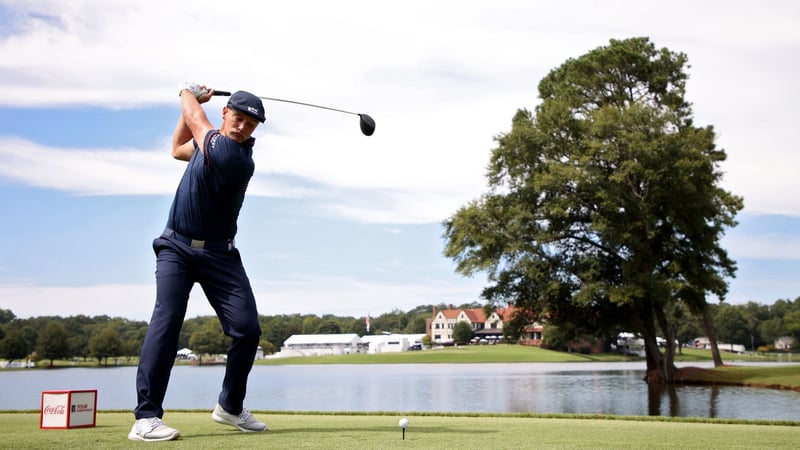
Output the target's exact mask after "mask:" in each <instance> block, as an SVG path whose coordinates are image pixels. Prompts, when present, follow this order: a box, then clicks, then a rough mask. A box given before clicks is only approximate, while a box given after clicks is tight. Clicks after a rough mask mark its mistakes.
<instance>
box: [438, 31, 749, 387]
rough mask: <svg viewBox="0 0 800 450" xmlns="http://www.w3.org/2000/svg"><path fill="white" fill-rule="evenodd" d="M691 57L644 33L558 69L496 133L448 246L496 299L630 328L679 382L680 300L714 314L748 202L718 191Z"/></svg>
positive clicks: (719, 156) (551, 315)
mask: <svg viewBox="0 0 800 450" xmlns="http://www.w3.org/2000/svg"><path fill="white" fill-rule="evenodd" d="M687 61H688V59H687V57H686V55H684V54H682V53H674V52H671V51H669V50H667V49H660V50H658V49H656V48H655V46H654V45H653V44H652V43H650V42H649V40H648V39H647V38H634V39H627V40H624V41H617V40H612V41H610V45H608V46H606V47H600V48H598V49H595V50H593V51H591V52H589V53H587V54H586V55H584V56H581V57H580V58H577V59H570V60H568V61H567V62H565V63H564V64H563V65H562V66H560V67H558V68H556V69H554V70H552V71H551V72H550V73H549V74H548V75H547V76H546V77H545V78H544V79H543V80H542V81H541V82H540V84H539V97H540V98H541V99H542V102H541V103H540V104H539V105H538V106H537V107H536V110H535V114H533V113H531V112H529V111H526V110H520V111H517V113H516V114H515V115H514V117H513V119H512V124H511V131H510V132H509V133H507V134H503V135H500V136H498V137H496V138H495V140H496V142H497V147H496V148H495V149H494V150H493V151H492V155H491V159H490V162H489V168H488V174H487V180H488V183H489V192H487V193H485V194H484V195H482V196H481V197H480V198H479V199H477V200H473V201H472V202H470V203H468V204H467V205H466V206H464V207H462V208H460V209H459V210H458V211H457V212H456V213H455V214H454V215H453V216H452V217H450V218H449V219H448V220H446V221H445V223H444V226H445V232H444V237H445V238H446V245H445V255H446V256H448V257H450V258H452V259H453V260H454V261H455V262H456V270H457V271H458V272H460V273H462V274H464V275H468V276H471V275H474V274H476V273H478V272H486V273H487V274H488V281H489V283H490V284H489V286H487V287H486V288H484V290H483V292H482V296H483V297H484V298H485V299H486V300H488V301H489V302H490V303H491V304H493V305H496V306H502V305H504V304H508V303H510V304H514V305H515V306H517V307H520V308H523V309H528V310H530V311H531V312H532V313H533V314H534V315H535V316H537V317H542V318H546V319H547V323H548V324H554V325H565V324H569V325H570V326H571V327H573V328H575V332H576V333H577V334H583V333H584V332H589V333H590V334H600V335H605V334H610V333H612V332H613V331H614V330H615V329H619V328H621V327H622V328H625V329H628V330H630V331H633V332H635V333H637V334H639V335H641V336H642V337H643V339H644V342H645V352H646V360H647V370H648V380H649V381H653V382H671V381H672V380H673V378H674V371H675V367H674V364H673V361H674V354H675V344H674V340H675V339H674V336H673V334H674V328H675V327H674V326H673V324H672V321H673V320H674V319H673V318H672V317H671V316H670V314H669V312H670V311H672V310H673V309H674V308H673V306H674V305H675V304H676V303H677V302H679V301H680V302H682V303H683V304H685V305H686V307H687V308H688V310H689V311H690V313H691V314H693V315H698V316H700V315H702V314H704V313H706V311H707V306H708V305H707V303H706V297H707V296H708V295H714V296H716V297H718V298H720V299H724V297H725V294H726V293H727V283H726V281H725V279H726V278H727V277H730V276H733V274H734V273H735V269H736V267H735V263H734V261H732V260H731V259H730V258H729V257H728V255H727V252H726V251H725V250H724V249H722V248H721V247H720V245H719V240H720V239H721V237H722V235H723V232H724V230H725V229H726V228H729V227H733V226H735V225H736V222H735V220H734V217H735V214H736V213H737V212H738V211H739V210H740V209H741V208H742V200H741V198H739V197H736V196H734V195H732V194H730V193H728V192H727V191H725V190H723V189H722V188H721V187H719V183H720V180H721V177H722V172H721V170H720V169H719V164H720V163H721V162H722V161H724V160H725V158H726V155H725V152H724V151H723V150H719V149H717V148H716V146H715V143H714V140H715V134H714V131H713V128H712V127H710V126H708V127H705V128H698V127H695V126H694V125H693V119H692V111H691V107H690V105H689V103H688V102H687V101H686V100H685V99H684V93H685V82H686V79H687V74H686V73H685V72H684V69H685V67H686V66H687ZM659 336H660V337H663V338H665V339H666V341H667V345H666V348H665V349H664V354H663V355H662V353H661V349H660V348H659V346H658V341H657V337H659ZM712 337H713V336H712ZM720 362H721V361H720Z"/></svg>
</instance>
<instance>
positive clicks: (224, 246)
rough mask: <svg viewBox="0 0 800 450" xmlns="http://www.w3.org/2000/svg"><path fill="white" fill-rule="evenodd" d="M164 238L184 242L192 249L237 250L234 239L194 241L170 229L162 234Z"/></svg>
mask: <svg viewBox="0 0 800 450" xmlns="http://www.w3.org/2000/svg"><path fill="white" fill-rule="evenodd" d="M162 236H164V237H168V238H172V239H175V240H176V241H178V242H183V243H184V244H186V245H188V246H189V247H191V248H200V249H204V250H233V249H234V248H236V244H235V243H234V241H233V239H228V240H227V241H201V240H198V239H192V238H190V237H189V236H184V235H182V234H180V233H178V232H177V231H175V230H172V229H169V228H166V229H164V234H162Z"/></svg>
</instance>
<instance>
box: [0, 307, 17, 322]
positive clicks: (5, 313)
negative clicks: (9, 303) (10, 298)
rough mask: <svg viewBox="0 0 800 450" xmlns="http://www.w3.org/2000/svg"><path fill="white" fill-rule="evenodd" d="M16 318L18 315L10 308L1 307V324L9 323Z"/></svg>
mask: <svg viewBox="0 0 800 450" xmlns="http://www.w3.org/2000/svg"><path fill="white" fill-rule="evenodd" d="M16 318H17V316H15V315H14V313H13V312H11V310H10V309H2V308H0V324H3V323H9V322H11V321H12V320H14V319H16Z"/></svg>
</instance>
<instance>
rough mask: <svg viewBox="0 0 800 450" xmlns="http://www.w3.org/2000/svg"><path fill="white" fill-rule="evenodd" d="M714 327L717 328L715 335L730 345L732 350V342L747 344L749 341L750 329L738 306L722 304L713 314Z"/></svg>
mask: <svg viewBox="0 0 800 450" xmlns="http://www.w3.org/2000/svg"><path fill="white" fill-rule="evenodd" d="M714 328H715V329H716V330H717V337H718V338H719V339H720V340H721V341H722V342H727V343H728V344H729V345H730V350H731V351H733V344H741V345H745V346H746V345H747V344H749V343H750V331H749V329H748V324H747V321H746V320H745V319H744V316H742V313H741V311H740V309H739V308H737V307H735V306H730V305H722V307H721V308H719V309H718V310H717V313H716V314H715V315H714Z"/></svg>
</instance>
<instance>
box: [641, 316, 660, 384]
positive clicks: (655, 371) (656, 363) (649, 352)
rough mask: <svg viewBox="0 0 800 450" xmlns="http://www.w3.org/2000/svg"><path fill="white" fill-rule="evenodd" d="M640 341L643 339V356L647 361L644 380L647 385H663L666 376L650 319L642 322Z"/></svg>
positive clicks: (654, 329)
mask: <svg viewBox="0 0 800 450" xmlns="http://www.w3.org/2000/svg"><path fill="white" fill-rule="evenodd" d="M642 339H644V355H645V360H646V361H647V375H645V380H646V381H647V382H648V383H659V384H660V383H664V382H665V381H666V376H665V375H666V374H665V373H664V368H663V364H662V360H661V351H659V349H658V341H657V340H656V328H655V325H654V324H653V321H652V318H650V319H647V318H646V319H645V320H643V323H642Z"/></svg>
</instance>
